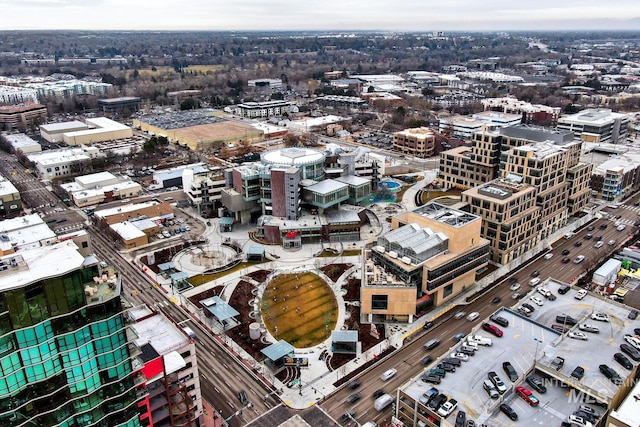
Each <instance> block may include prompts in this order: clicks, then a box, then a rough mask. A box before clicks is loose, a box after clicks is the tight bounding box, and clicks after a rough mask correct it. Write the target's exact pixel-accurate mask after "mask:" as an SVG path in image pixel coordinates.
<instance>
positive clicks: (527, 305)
mask: <svg viewBox="0 0 640 427" xmlns="http://www.w3.org/2000/svg"><path fill="white" fill-rule="evenodd" d="M522 306H523V307H525V308H527V309H528V310H529V311H530V312H532V313H533V312H534V311H536V309H535V307H534V306H532V305H531V304H529V303H526V302H523V303H522Z"/></svg>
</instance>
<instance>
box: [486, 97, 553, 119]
mask: <svg viewBox="0 0 640 427" xmlns="http://www.w3.org/2000/svg"><path fill="white" fill-rule="evenodd" d="M480 102H482V106H483V107H484V109H485V111H487V110H490V111H500V112H503V113H511V114H518V115H520V116H521V117H522V123H523V124H526V125H540V126H550V127H556V125H557V124H558V119H559V118H560V107H548V106H546V105H541V104H531V103H529V102H525V101H519V100H518V99H516V98H513V97H510V96H506V97H502V98H486V99H483V100H482V101H480Z"/></svg>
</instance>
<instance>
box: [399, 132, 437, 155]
mask: <svg viewBox="0 0 640 427" xmlns="http://www.w3.org/2000/svg"><path fill="white" fill-rule="evenodd" d="M435 146H436V137H435V134H434V133H433V131H432V130H431V129H429V128H427V127H419V128H411V129H405V130H403V131H400V132H395V133H394V134H393V148H394V150H396V151H398V152H399V153H402V154H405V155H408V156H413V157H431V156H433V155H434V153H435Z"/></svg>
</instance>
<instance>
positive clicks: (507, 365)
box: [502, 362, 518, 383]
mask: <svg viewBox="0 0 640 427" xmlns="http://www.w3.org/2000/svg"><path fill="white" fill-rule="evenodd" d="M502 369H504V372H505V373H506V374H507V377H508V378H509V379H510V380H511V382H512V383H514V382H516V381H518V373H517V372H516V368H514V367H513V365H512V364H511V362H503V363H502Z"/></svg>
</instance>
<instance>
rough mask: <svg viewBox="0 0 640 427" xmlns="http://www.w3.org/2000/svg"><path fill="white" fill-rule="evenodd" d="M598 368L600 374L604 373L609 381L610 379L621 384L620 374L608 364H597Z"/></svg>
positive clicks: (616, 383)
mask: <svg viewBox="0 0 640 427" xmlns="http://www.w3.org/2000/svg"><path fill="white" fill-rule="evenodd" d="M598 369H600V372H601V373H602V375H604V376H605V377H606V378H607V379H608V380H609V381H611V382H612V383H614V384H615V385H618V386H619V385H621V384H622V377H620V375H618V373H617V372H616V371H614V370H613V369H611V368H610V367H609V366H608V365H604V364H603V365H600V366H598Z"/></svg>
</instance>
